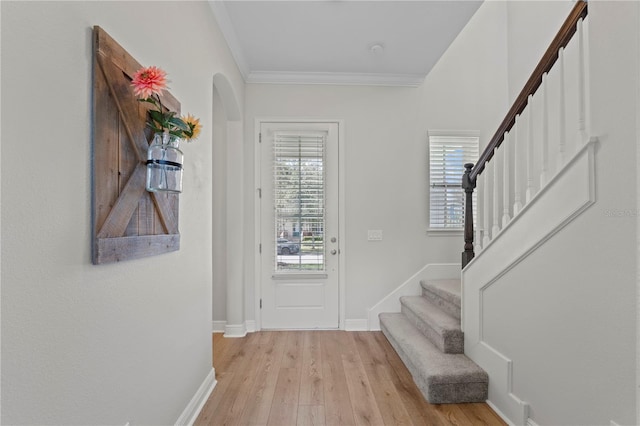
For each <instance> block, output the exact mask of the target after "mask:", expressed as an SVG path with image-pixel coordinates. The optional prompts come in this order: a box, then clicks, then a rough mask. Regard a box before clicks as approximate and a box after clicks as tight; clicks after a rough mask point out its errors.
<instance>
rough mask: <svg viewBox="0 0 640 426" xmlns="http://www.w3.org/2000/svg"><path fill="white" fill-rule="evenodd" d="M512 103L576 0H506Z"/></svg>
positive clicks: (510, 99)
mask: <svg viewBox="0 0 640 426" xmlns="http://www.w3.org/2000/svg"><path fill="white" fill-rule="evenodd" d="M504 3H505V4H506V6H507V38H506V42H507V49H508V54H507V55H508V64H509V103H510V104H511V103H513V102H514V101H515V100H516V98H517V96H518V95H519V94H520V91H521V90H522V88H523V87H524V84H525V83H526V82H527V80H528V79H529V76H531V73H532V72H533V70H534V69H535V67H536V65H538V61H539V60H540V59H541V58H542V55H544V52H545V51H546V50H547V48H548V47H549V45H550V44H551V40H553V37H554V36H555V35H556V33H557V32H558V30H559V29H560V27H561V26H562V23H563V22H564V20H565V19H566V17H567V16H569V12H570V10H571V9H572V8H573V6H574V5H575V2H574V1H573V0H554V1H540V0H536V1H507V2H504Z"/></svg>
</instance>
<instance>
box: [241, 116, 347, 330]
mask: <svg viewBox="0 0 640 426" xmlns="http://www.w3.org/2000/svg"><path fill="white" fill-rule="evenodd" d="M262 123H336V124H337V125H338V174H339V176H338V241H339V244H338V261H339V265H340V270H339V272H338V312H339V314H338V315H339V318H338V328H339V329H340V330H344V329H345V328H344V327H345V315H346V304H345V297H346V286H345V284H346V279H345V277H346V273H345V269H346V268H345V265H346V262H345V259H346V250H345V238H344V237H345V229H346V227H345V219H346V216H345V200H346V198H345V190H344V189H345V173H344V170H345V167H344V158H345V156H344V146H345V143H344V133H345V132H344V120H338V119H320V118H300V117H295V118H291V117H284V118H283V117H277V118H269V117H260V118H256V119H255V122H254V138H253V140H254V147H255V148H254V155H253V158H254V180H255V181H254V186H253V189H254V191H253V193H254V197H255V198H254V200H255V204H254V205H255V208H254V219H255V221H254V283H255V292H254V293H255V299H254V307H255V317H256V330H261V329H262V311H261V310H260V299H261V298H262V275H263V274H261V270H262V265H261V261H260V260H261V259H260V250H259V244H260V235H261V211H260V205H261V203H260V198H259V197H260V184H261V175H262V173H261V171H262V164H261V155H260V143H258V141H259V137H260V127H261V124H262Z"/></svg>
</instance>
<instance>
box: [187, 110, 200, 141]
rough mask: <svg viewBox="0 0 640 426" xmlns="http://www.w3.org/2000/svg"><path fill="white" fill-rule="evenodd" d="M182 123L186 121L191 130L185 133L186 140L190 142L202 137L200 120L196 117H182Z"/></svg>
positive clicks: (189, 115)
mask: <svg viewBox="0 0 640 426" xmlns="http://www.w3.org/2000/svg"><path fill="white" fill-rule="evenodd" d="M182 121H184V122H185V124H186V125H187V126H189V130H188V131H185V132H184V136H185V139H186V140H187V141H188V142H190V141H192V140H195V139H197V138H198V136H200V131H201V130H202V124H200V119H198V118H196V117H194V116H193V115H191V114H187V115H186V116H182Z"/></svg>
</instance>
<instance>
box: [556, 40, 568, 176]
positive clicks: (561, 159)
mask: <svg viewBox="0 0 640 426" xmlns="http://www.w3.org/2000/svg"><path fill="white" fill-rule="evenodd" d="M558 67H559V69H558V71H559V74H560V121H559V123H558V129H559V133H560V135H559V139H558V159H557V161H558V167H556V170H557V171H560V170H562V167H563V166H564V163H565V161H566V160H565V145H566V143H565V142H566V140H567V109H566V101H565V92H566V87H565V84H564V47H561V48H560V50H559V51H558Z"/></svg>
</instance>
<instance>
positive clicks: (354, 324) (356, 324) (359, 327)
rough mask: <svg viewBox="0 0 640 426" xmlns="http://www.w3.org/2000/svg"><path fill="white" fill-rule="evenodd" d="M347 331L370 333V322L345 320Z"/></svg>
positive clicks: (365, 320)
mask: <svg viewBox="0 0 640 426" xmlns="http://www.w3.org/2000/svg"><path fill="white" fill-rule="evenodd" d="M344 330H345V331H369V321H368V320H367V319H345V320H344Z"/></svg>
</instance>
